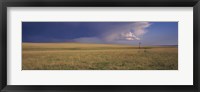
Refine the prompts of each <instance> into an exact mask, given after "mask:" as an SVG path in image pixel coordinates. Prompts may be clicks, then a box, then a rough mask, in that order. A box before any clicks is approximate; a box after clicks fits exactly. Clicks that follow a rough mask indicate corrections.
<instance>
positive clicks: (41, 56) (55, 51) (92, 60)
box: [22, 43, 178, 70]
mask: <svg viewBox="0 0 200 92" xmlns="http://www.w3.org/2000/svg"><path fill="white" fill-rule="evenodd" d="M22 49H23V51H22V54H23V55H22V69H23V70H177V69H178V48H177V47H142V48H141V49H138V47H134V46H130V45H108V44H82V43H23V46H22Z"/></svg>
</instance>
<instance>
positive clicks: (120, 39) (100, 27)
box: [22, 22, 178, 45]
mask: <svg viewBox="0 0 200 92" xmlns="http://www.w3.org/2000/svg"><path fill="white" fill-rule="evenodd" d="M22 42H80V43H100V44H130V45H137V44H138V43H139V42H141V43H142V45H178V22H22Z"/></svg>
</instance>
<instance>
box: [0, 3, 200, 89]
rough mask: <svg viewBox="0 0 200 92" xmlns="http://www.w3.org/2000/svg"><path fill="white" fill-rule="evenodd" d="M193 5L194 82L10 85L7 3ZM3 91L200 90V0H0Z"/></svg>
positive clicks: (138, 5)
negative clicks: (181, 83)
mask: <svg viewBox="0 0 200 92" xmlns="http://www.w3.org/2000/svg"><path fill="white" fill-rule="evenodd" d="M68 6H70V7H193V23H194V25H193V28H194V31H193V37H194V38H193V39H194V49H193V50H194V56H193V57H194V60H193V64H194V65H193V72H194V73H193V74H194V75H193V76H194V78H193V84H194V85H132V86H131V85H117V86H116V85H85V86H84V85H76V86H73V85H66V86H61V85H52V86H48V85H42V86H41V85H20V86H19V85H7V7H68ZM0 16H1V17H0V90H1V92H35V91H37V92H49V91H50V92H54V91H55V92H62V91H68V92H88V91H90V92H93V91H95V92H100V91H102V92H110V91H111V92H112V91H116V92H200V86H199V83H200V79H199V78H200V70H199V69H200V68H199V67H200V65H199V57H198V55H199V39H200V38H199V36H198V35H200V32H198V31H199V30H200V0H2V1H0Z"/></svg>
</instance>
